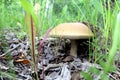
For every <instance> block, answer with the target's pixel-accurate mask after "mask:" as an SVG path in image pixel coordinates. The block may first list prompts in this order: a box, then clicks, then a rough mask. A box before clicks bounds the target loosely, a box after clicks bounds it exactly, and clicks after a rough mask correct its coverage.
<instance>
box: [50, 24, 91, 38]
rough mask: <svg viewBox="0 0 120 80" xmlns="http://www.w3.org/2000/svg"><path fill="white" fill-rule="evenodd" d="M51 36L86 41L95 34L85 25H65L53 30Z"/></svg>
mask: <svg viewBox="0 0 120 80" xmlns="http://www.w3.org/2000/svg"><path fill="white" fill-rule="evenodd" d="M50 36H51V37H60V38H66V39H86V38H88V37H92V36H93V33H92V31H91V30H90V29H89V28H88V27H87V26H86V25H84V24H83V23H63V24H59V25H58V26H56V27H55V28H53V30H52V31H51V32H50Z"/></svg>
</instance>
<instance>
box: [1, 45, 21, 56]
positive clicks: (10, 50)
mask: <svg viewBox="0 0 120 80" xmlns="http://www.w3.org/2000/svg"><path fill="white" fill-rule="evenodd" d="M19 46H20V44H18V45H17V46H16V47H14V48H12V49H9V50H8V51H7V52H6V53H4V54H2V55H0V57H3V56H5V55H6V54H7V53H10V52H12V51H13V50H15V49H16V48H18V47H19Z"/></svg>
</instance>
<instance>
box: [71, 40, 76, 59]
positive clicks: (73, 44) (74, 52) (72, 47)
mask: <svg viewBox="0 0 120 80" xmlns="http://www.w3.org/2000/svg"><path fill="white" fill-rule="evenodd" d="M70 55H71V56H74V57H77V43H76V41H75V40H71V49H70Z"/></svg>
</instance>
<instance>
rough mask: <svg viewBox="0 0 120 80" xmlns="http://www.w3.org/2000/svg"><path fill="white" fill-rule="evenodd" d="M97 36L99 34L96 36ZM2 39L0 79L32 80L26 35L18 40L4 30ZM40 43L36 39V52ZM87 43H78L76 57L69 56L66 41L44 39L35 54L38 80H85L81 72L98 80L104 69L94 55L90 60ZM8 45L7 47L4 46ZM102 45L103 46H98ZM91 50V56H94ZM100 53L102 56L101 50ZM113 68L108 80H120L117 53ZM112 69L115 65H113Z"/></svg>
mask: <svg viewBox="0 0 120 80" xmlns="http://www.w3.org/2000/svg"><path fill="white" fill-rule="evenodd" d="M98 34H100V33H98ZM3 36H4V38H3V39H4V40H3V39H2V41H1V42H0V74H1V75H0V80H14V79H16V80H34V78H35V72H34V70H33V65H34V63H33V61H32V57H31V53H30V52H31V51H30V41H29V39H28V37H27V36H26V35H25V36H24V37H23V38H22V39H18V38H17V37H16V34H15V33H13V32H12V30H7V31H6V32H5V33H4V34H3ZM41 41H42V39H41V40H40V41H39V40H38V39H37V38H36V44H35V45H36V51H35V52H36V53H37V49H38V45H39V44H40V42H41ZM88 41H89V40H78V51H77V52H78V57H72V56H70V55H69V52H70V46H71V42H70V40H69V39H61V40H59V39H55V38H47V40H45V42H44V44H43V45H42V48H41V54H40V55H37V54H36V55H37V58H36V59H37V63H36V64H37V71H38V77H39V79H40V80H43V78H44V80H85V78H84V77H83V75H82V74H81V73H82V72H85V73H88V74H90V76H91V77H92V79H93V80H100V79H101V77H100V76H101V74H102V73H103V68H102V66H101V65H100V64H98V63H97V62H96V63H95V62H94V61H95V60H94V55H92V56H91V57H90V55H89V54H88V53H89V47H88V44H89V43H88ZM6 45H7V47H6ZM100 45H102V44H100ZM93 50H94V49H93V47H92V49H91V53H94V51H93ZM101 52H103V53H105V51H104V49H101ZM116 55H117V56H116V57H117V58H116V60H115V66H116V67H117V70H116V71H114V72H110V73H109V74H108V75H107V76H108V77H109V80H120V62H119V61H118V59H119V56H120V53H119V52H118V53H117V54H116ZM113 67H114V65H113ZM90 69H92V70H93V69H95V70H99V72H98V73H92V72H90Z"/></svg>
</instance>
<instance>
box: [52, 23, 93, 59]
mask: <svg viewBox="0 0 120 80" xmlns="http://www.w3.org/2000/svg"><path fill="white" fill-rule="evenodd" d="M50 36H51V37H56V38H64V39H70V40H71V49H70V55H71V56H74V57H77V43H76V40H78V39H88V38H91V37H93V33H92V31H91V30H90V29H89V28H88V27H87V26H86V25H85V24H83V23H80V22H77V23H63V24H59V25H58V26H56V27H55V28H53V29H52V30H51V32H50Z"/></svg>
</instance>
